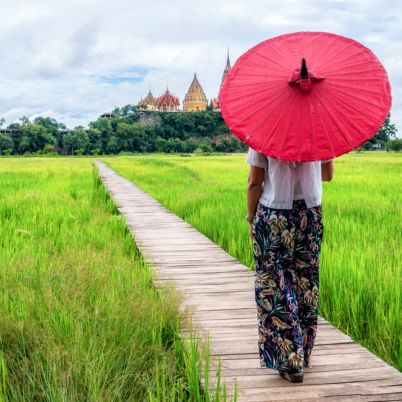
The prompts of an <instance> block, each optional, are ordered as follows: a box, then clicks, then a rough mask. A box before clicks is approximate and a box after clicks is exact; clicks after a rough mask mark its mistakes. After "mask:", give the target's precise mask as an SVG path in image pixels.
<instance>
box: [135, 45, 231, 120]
mask: <svg viewBox="0 0 402 402" xmlns="http://www.w3.org/2000/svg"><path fill="white" fill-rule="evenodd" d="M231 69H232V66H231V65H230V58H229V51H228V54H227V58H226V66H225V69H224V70H223V73H222V80H221V84H220V87H219V91H220V89H221V88H222V85H223V83H224V81H225V78H226V76H227V75H228V74H229V71H230V70H231ZM137 105H138V106H139V110H140V113H141V112H145V111H158V112H178V111H179V107H180V101H179V98H177V97H176V96H174V95H172V94H171V93H170V92H169V89H166V91H165V93H164V94H163V95H161V96H159V97H157V98H155V97H154V96H153V95H152V92H151V90H150V91H149V92H148V95H147V96H146V97H145V98H144V99H142V98H141V100H140V101H139V102H138V103H137ZM209 106H210V107H211V108H212V110H214V111H219V110H220V105H219V95H218V97H216V98H212V99H211V100H210V102H209ZM207 107H208V99H207V97H206V96H205V92H204V90H203V88H202V86H201V84H200V82H199V81H198V79H197V74H194V78H193V81H192V82H191V84H190V87H189V88H188V91H187V93H186V95H185V97H184V100H183V110H184V111H187V112H195V111H202V110H206V109H207Z"/></svg>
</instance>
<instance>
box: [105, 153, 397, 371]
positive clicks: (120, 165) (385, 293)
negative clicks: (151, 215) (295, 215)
mask: <svg viewBox="0 0 402 402" xmlns="http://www.w3.org/2000/svg"><path fill="white" fill-rule="evenodd" d="M102 160H103V161H105V162H106V163H108V164H109V165H110V166H111V167H112V168H113V169H115V170H116V171H117V172H119V173H120V174H121V175H123V176H125V177H127V178H128V179H130V180H132V181H133V182H134V183H135V184H136V185H138V186H139V187H141V188H142V189H143V190H145V191H147V192H148V193H150V194H151V195H152V196H154V197H155V198H156V199H157V200H158V201H159V202H161V203H162V204H163V205H164V206H165V207H167V208H168V209H170V210H172V211H173V212H174V213H176V214H177V215H179V216H181V217H182V218H183V219H184V220H186V221H187V222H189V223H190V224H192V225H193V226H194V227H196V228H197V229H198V230H199V231H201V232H202V233H204V234H205V235H206V236H208V237H209V238H210V239H212V240H213V241H214V242H216V243H217V244H219V245H220V246H221V247H223V248H224V249H225V250H226V251H227V252H228V253H230V254H231V255H233V256H234V257H236V258H238V259H239V260H240V261H241V262H243V263H244V264H246V265H247V266H249V267H250V268H253V255H252V243H251V240H250V239H249V237H248V236H249V234H248V227H247V222H246V221H245V219H244V216H245V214H246V200H245V191H246V183H247V174H248V165H247V164H246V163H245V154H237V155H210V156H189V157H184V156H180V155H176V156H173V155H138V156H134V157H117V158H106V157H105V158H102ZM401 174H402V155H400V154H388V153H382V152H378V153H351V154H349V155H345V156H343V157H340V158H337V159H336V161H335V176H334V179H333V180H332V182H329V183H324V185H323V187H324V196H323V211H324V225H325V230H324V241H323V245H322V253H321V268H320V302H319V314H320V315H321V316H323V317H324V318H325V319H327V320H329V321H330V322H332V323H333V324H334V325H335V326H336V327H338V328H340V329H341V330H342V331H344V332H345V333H347V334H348V335H350V336H351V337H352V338H353V339H354V340H355V341H356V342H358V343H360V344H362V345H363V346H365V347H367V348H368V349H369V350H371V351H372V352H374V353H375V354H377V355H378V356H379V357H381V358H382V359H384V360H385V361H387V362H388V363H389V364H391V365H392V366H394V367H396V368H398V369H399V370H400V371H402V339H401V337H402V309H401V285H402V270H401V261H402V255H401V238H402V236H401V222H402V221H401V212H402V202H401V201H402V200H401V194H402V188H401V183H402V181H401Z"/></svg>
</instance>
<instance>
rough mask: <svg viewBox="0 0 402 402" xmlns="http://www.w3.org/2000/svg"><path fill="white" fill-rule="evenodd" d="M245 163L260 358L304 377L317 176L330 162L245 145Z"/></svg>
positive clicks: (324, 174) (288, 375)
mask: <svg viewBox="0 0 402 402" xmlns="http://www.w3.org/2000/svg"><path fill="white" fill-rule="evenodd" d="M246 162H247V163H249V164H250V171H249V178H248V187H247V221H248V222H249V224H250V236H251V239H252V240H253V246H254V260H255V265H256V274H255V299H256V304H257V315H258V322H259V328H258V334H259V339H258V350H259V355H260V364H261V367H267V368H273V369H277V370H279V374H280V375H281V376H282V377H283V378H285V379H287V380H288V381H291V382H302V381H303V369H304V367H311V366H310V365H309V360H310V355H311V352H312V349H313V345H314V340H315V336H316V332H317V317H318V313H317V312H318V299H319V259H320V247H321V241H322V238H323V222H322V206H321V197H322V180H324V181H330V180H331V179H332V176H333V172H334V165H333V160H332V159H330V160H326V161H318V162H285V161H281V160H279V159H275V158H271V157H268V156H266V155H264V154H262V153H259V152H257V151H255V150H253V149H252V148H249V151H248V154H247V158H246Z"/></svg>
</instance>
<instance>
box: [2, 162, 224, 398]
mask: <svg viewBox="0 0 402 402" xmlns="http://www.w3.org/2000/svg"><path fill="white" fill-rule="evenodd" d="M92 162H93V159H91V158H0V262H1V264H0V306H1V310H0V313H1V325H0V401H2V402H5V401H12V402H14V401H26V402H32V401H52V402H57V401H66V402H67V401H74V402H75V401H91V402H92V401H155V402H161V401H162V402H163V401H223V400H225V399H226V398H225V393H224V391H223V393H222V394H221V392H220V388H218V387H217V389H218V390H217V391H216V393H214V391H213V389H212V388H213V387H211V389H212V391H211V394H206V393H205V392H204V391H203V390H202V389H201V387H200V376H201V373H202V372H204V373H207V371H208V367H207V363H208V355H206V356H205V359H204V358H202V356H201V353H207V352H208V349H205V348H203V347H202V345H199V344H198V343H197V341H196V340H195V339H193V340H192V341H191V340H190V341H189V342H186V343H183V341H182V340H181V339H180V338H179V336H178V328H179V326H180V325H182V324H184V319H185V318H186V317H185V316H183V315H181V314H179V311H178V305H179V296H178V295H176V294H175V293H174V289H166V290H163V291H162V290H157V289H155V287H154V286H153V282H152V268H151V267H149V266H148V265H147V264H146V263H145V261H144V260H143V259H142V257H141V255H140V254H139V252H138V250H137V249H136V248H135V245H134V243H133V241H132V238H131V235H130V233H129V231H128V230H127V228H126V226H125V222H124V219H123V218H122V217H121V216H120V215H119V214H118V213H117V210H116V207H115V206H114V204H113V203H112V201H111V200H110V198H109V196H108V194H107V193H106V192H105V189H104V187H103V185H102V184H101V182H100V180H99V178H98V176H97V172H96V171H95V170H94V168H93V166H92ZM204 361H205V363H204ZM218 379H219V378H218ZM211 386H212V384H211ZM207 389H208V388H207Z"/></svg>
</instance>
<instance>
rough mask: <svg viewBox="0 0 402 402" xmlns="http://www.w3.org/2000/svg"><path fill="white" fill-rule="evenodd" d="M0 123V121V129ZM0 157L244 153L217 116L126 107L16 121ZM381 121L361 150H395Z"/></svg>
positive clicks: (1, 137)
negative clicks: (71, 120)
mask: <svg viewBox="0 0 402 402" xmlns="http://www.w3.org/2000/svg"><path fill="white" fill-rule="evenodd" d="M3 124H4V120H3V119H0V125H3ZM1 130H2V133H1V134H0V154H1V155H31V154H61V155H100V154H119V153H121V152H169V153H174V152H176V153H192V152H196V153H197V152H199V153H210V152H245V151H247V149H248V147H247V145H246V144H244V143H243V142H241V141H239V140H238V139H237V138H236V137H235V136H234V135H233V134H231V133H230V131H229V129H228V127H227V126H226V124H225V122H224V120H223V118H222V115H221V113H220V112H217V111H213V110H211V109H210V108H208V109H207V110H206V111H203V112H175V113H166V112H144V111H141V110H139V108H138V107H137V106H133V105H126V106H124V107H122V108H116V109H115V110H114V111H113V112H112V113H110V114H105V115H102V116H100V117H99V118H98V119H97V120H95V121H92V122H90V123H89V126H88V128H84V127H82V126H77V127H75V128H74V129H72V130H69V129H67V127H66V126H65V125H64V124H63V123H60V122H58V121H57V120H56V119H53V118H51V117H36V118H35V119H33V120H32V121H31V120H30V119H29V118H27V117H22V118H21V119H20V121H19V122H18V123H12V124H10V125H9V126H8V127H7V128H6V129H1ZM396 131H397V129H396V127H395V125H394V124H392V123H391V122H390V116H388V117H387V119H386V121H385V122H384V125H383V126H382V127H381V129H380V130H379V131H378V133H377V134H376V135H375V136H374V137H373V138H372V139H370V140H369V141H367V142H366V143H365V144H364V145H363V146H362V147H361V149H373V146H375V144H381V147H382V148H386V149H387V148H388V149H392V150H400V149H401V148H402V140H399V139H392V138H394V137H395V136H396Z"/></svg>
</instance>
